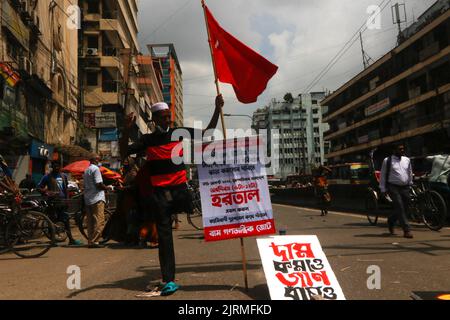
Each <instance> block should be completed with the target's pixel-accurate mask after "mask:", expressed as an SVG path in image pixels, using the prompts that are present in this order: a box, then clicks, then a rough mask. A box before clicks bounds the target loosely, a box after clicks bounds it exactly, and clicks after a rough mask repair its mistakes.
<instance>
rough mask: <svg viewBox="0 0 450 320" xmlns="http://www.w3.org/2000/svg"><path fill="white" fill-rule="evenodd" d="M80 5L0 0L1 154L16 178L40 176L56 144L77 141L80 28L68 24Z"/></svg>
mask: <svg viewBox="0 0 450 320" xmlns="http://www.w3.org/2000/svg"><path fill="white" fill-rule="evenodd" d="M76 4H77V1H74V0H71V1H69V0H65V1H50V0H42V1H31V0H22V1H18V0H15V1H14V0H2V1H0V11H1V33H0V50H1V53H0V54H1V58H0V59H1V61H0V74H1V77H0V101H1V104H0V131H1V133H0V153H2V154H3V155H5V158H7V161H8V164H9V165H10V166H11V167H12V168H13V169H14V178H16V179H17V180H20V179H21V178H22V177H24V175H25V174H26V173H31V174H33V177H34V178H35V180H38V179H39V178H40V177H41V176H42V175H43V174H44V173H45V170H46V164H47V162H48V160H50V159H53V156H54V152H53V151H54V150H55V149H54V146H55V145H60V146H64V145H69V144H75V143H78V142H79V141H77V124H78V123H77V120H78V68H77V50H76V48H77V46H78V36H77V33H78V32H77V29H76V27H75V28H71V26H70V25H69V24H68V23H67V19H68V18H67V12H69V7H70V6H72V5H76Z"/></svg>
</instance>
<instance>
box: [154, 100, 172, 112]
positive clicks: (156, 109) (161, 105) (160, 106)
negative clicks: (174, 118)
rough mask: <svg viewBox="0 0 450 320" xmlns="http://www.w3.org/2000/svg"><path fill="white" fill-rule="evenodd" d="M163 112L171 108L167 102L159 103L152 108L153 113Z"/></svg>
mask: <svg viewBox="0 0 450 320" xmlns="http://www.w3.org/2000/svg"><path fill="white" fill-rule="evenodd" d="M163 110H169V106H168V105H167V103H165V102H158V103H156V104H154V105H153V106H152V108H151V111H152V113H155V112H159V111H163Z"/></svg>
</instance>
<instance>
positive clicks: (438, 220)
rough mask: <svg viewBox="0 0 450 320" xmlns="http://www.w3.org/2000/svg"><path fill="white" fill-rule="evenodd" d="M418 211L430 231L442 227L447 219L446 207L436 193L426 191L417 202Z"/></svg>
mask: <svg viewBox="0 0 450 320" xmlns="http://www.w3.org/2000/svg"><path fill="white" fill-rule="evenodd" d="M419 209H420V214H421V216H422V221H423V223H424V224H425V225H426V226H427V227H428V228H429V229H430V230H432V231H439V230H441V229H442V228H443V227H444V224H445V220H446V218H447V205H446V203H445V200H444V198H442V196H441V195H440V194H439V193H437V192H436V191H426V192H425V193H424V194H423V195H422V196H421V197H420V200H419Z"/></svg>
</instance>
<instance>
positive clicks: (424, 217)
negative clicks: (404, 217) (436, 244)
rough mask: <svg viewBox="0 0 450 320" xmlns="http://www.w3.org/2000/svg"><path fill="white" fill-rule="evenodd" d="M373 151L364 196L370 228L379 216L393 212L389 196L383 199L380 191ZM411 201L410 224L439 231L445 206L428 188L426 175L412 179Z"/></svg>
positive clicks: (444, 213) (409, 208) (442, 224)
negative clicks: (421, 225)
mask: <svg viewBox="0 0 450 320" xmlns="http://www.w3.org/2000/svg"><path fill="white" fill-rule="evenodd" d="M373 154H374V151H372V152H371V153H370V157H369V158H370V163H369V165H370V170H371V180H370V183H369V186H368V188H367V193H366V196H365V207H366V213H367V219H368V221H369V223H370V225H372V226H376V225H377V224H378V218H379V216H380V215H381V214H382V213H383V212H385V213H386V215H387V214H388V212H389V211H390V210H393V202H392V199H391V198H390V197H389V196H386V197H384V196H383V195H382V194H381V190H380V187H379V185H380V179H381V172H380V171H377V170H376V169H375V163H374V160H373ZM410 194H411V201H410V205H409V207H408V210H407V211H408V214H409V218H410V220H411V221H412V222H416V223H423V224H425V225H426V226H427V227H428V228H429V229H430V230H432V231H439V230H441V229H442V228H443V227H444V225H445V221H446V218H447V205H446V202H445V200H444V198H443V197H442V196H441V195H440V194H439V193H438V192H436V191H435V190H432V189H431V188H430V183H429V177H428V176H427V175H424V176H419V177H414V185H413V186H412V187H411V189H410ZM388 210H389V211H388Z"/></svg>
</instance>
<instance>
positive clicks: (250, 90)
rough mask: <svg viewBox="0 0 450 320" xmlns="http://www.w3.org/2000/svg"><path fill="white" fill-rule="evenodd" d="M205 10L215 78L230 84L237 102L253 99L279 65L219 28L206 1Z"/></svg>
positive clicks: (264, 87) (264, 88) (260, 91)
mask: <svg viewBox="0 0 450 320" xmlns="http://www.w3.org/2000/svg"><path fill="white" fill-rule="evenodd" d="M205 14H206V19H207V23H208V26H207V27H208V29H209V36H210V41H211V43H210V45H211V48H212V52H213V59H214V61H215V65H216V73H217V78H218V79H219V81H220V82H224V83H229V84H231V85H232V86H233V88H234V92H235V93H236V96H237V98H238V100H239V101H240V102H242V103H253V102H256V100H257V99H258V96H259V95H260V94H261V93H263V91H264V90H266V88H267V83H268V82H269V80H270V79H271V78H272V77H273V76H274V75H275V73H277V70H278V67H277V66H276V65H274V64H273V63H271V62H270V61H268V60H267V59H265V58H264V57H262V56H261V55H259V54H258V53H256V52H255V51H254V50H252V49H251V48H249V47H247V46H246V45H245V44H243V43H242V42H241V41H239V40H238V39H236V38H235V37H233V36H232V35H231V34H229V33H228V32H226V31H225V30H224V29H222V27H221V26H220V25H219V23H218V22H217V21H216V19H215V18H214V17H213V15H212V14H211V12H210V11H209V9H208V7H207V6H206V5H205Z"/></svg>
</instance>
